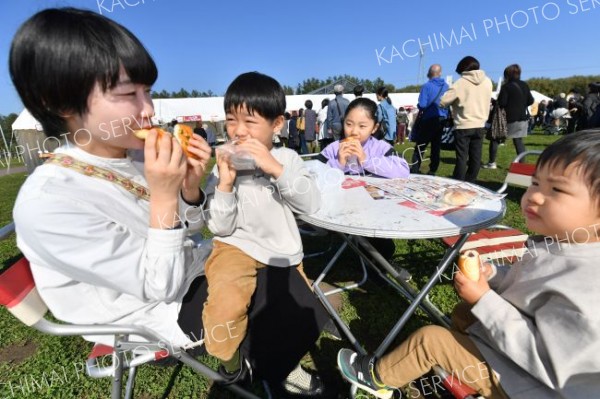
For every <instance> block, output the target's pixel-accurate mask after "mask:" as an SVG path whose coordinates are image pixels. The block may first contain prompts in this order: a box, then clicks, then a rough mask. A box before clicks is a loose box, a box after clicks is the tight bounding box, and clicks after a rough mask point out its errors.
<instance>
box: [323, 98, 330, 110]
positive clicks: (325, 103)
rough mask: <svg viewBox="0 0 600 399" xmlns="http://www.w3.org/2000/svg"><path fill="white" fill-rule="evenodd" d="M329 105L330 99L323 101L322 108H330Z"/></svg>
mask: <svg viewBox="0 0 600 399" xmlns="http://www.w3.org/2000/svg"><path fill="white" fill-rule="evenodd" d="M328 105H329V99H328V98H324V99H323V100H322V101H321V108H325V107H326V106H328Z"/></svg>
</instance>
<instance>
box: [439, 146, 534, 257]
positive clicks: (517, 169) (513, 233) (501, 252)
mask: <svg viewBox="0 0 600 399" xmlns="http://www.w3.org/2000/svg"><path fill="white" fill-rule="evenodd" d="M541 153H542V152H541V151H525V152H523V153H521V154H519V155H517V157H516V158H515V159H514V160H513V161H512V163H511V164H510V167H509V168H508V174H507V175H506V178H505V179H504V184H502V186H501V187H500V188H499V189H498V190H497V192H498V193H504V192H505V191H506V189H507V188H508V186H509V185H512V186H516V187H522V188H527V187H529V186H530V185H531V176H532V175H533V173H534V172H535V164H534V163H521V162H520V161H521V160H522V159H523V158H524V157H525V156H527V155H539V154H541ZM527 237H528V235H527V234H526V233H524V232H522V231H520V230H517V229H513V228H511V227H509V226H504V225H495V226H492V227H490V228H488V229H484V230H480V231H478V232H476V233H473V234H471V235H470V236H469V238H468V239H467V242H465V244H464V245H463V247H462V249H461V250H463V251H465V250H468V249H475V250H477V252H479V254H480V255H481V259H482V260H484V261H493V260H496V261H498V260H507V261H508V262H511V263H512V262H513V261H514V260H515V259H517V258H519V257H521V256H522V255H523V254H524V253H525V251H526V249H525V243H526V242H527ZM458 238H459V236H453V237H447V238H444V239H443V240H442V241H443V242H444V244H446V245H448V246H451V245H453V244H454V243H455V242H456V241H457V240H458Z"/></svg>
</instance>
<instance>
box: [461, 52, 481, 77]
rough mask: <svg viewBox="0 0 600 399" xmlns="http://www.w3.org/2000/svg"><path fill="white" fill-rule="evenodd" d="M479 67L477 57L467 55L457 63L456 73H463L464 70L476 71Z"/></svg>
mask: <svg viewBox="0 0 600 399" xmlns="http://www.w3.org/2000/svg"><path fill="white" fill-rule="evenodd" d="M478 69H479V61H477V58H475V57H472V56H470V55H467V56H466V57H465V58H463V59H462V60H460V61H459V62H458V65H456V73H457V74H459V75H461V74H462V73H463V72H469V71H476V70H478Z"/></svg>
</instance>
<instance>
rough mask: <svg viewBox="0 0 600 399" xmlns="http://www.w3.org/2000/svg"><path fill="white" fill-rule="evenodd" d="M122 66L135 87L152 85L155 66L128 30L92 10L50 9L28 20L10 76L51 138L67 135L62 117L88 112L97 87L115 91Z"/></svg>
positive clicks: (15, 42)
mask: <svg viewBox="0 0 600 399" xmlns="http://www.w3.org/2000/svg"><path fill="white" fill-rule="evenodd" d="M121 66H122V67H123V68H124V69H125V71H126V72H127V75H128V76H129V78H130V79H131V81H132V82H133V83H138V84H143V85H147V86H152V85H153V84H154V82H155V81H156V78H157V77H158V71H157V69H156V64H155V63H154V61H153V60H152V57H151V56H150V54H149V53H148V51H147V50H146V49H145V48H144V46H143V45H142V43H141V42H140V41H139V40H138V39H137V38H136V37H135V36H134V35H133V34H132V33H131V32H130V31H128V30H127V29H126V28H124V27H123V26H121V25H119V24H118V23H116V22H114V21H112V20H110V19H108V18H106V17H104V16H102V15H100V14H97V13H94V12H92V11H86V10H79V9H76V8H60V9H57V8H51V9H47V10H43V11H40V12H38V13H37V14H35V15H34V16H33V17H31V18H29V19H28V20H27V21H26V22H25V23H24V24H23V25H21V27H20V28H19V30H18V31H17V33H16V35H15V37H14V39H13V41H12V45H11V48H10V58H9V69H10V76H11V79H12V81H13V84H14V85H15V88H16V89H17V92H18V93H19V96H20V97H21V100H22V101H23V105H25V107H26V108H27V109H28V110H29V112H30V113H31V114H32V115H33V117H34V118H36V119H37V120H38V121H39V122H40V123H41V124H42V127H43V128H44V132H45V133H46V135H47V136H53V137H60V135H61V134H63V133H66V132H67V126H66V122H65V119H64V117H63V115H65V114H69V113H76V114H79V115H82V114H84V113H86V112H87V111H88V97H89V95H90V93H91V92H92V90H93V88H94V86H95V85H96V83H99V84H100V85H101V87H102V90H104V91H106V90H108V89H111V88H114V87H115V85H116V84H117V83H118V81H119V72H120V68H121Z"/></svg>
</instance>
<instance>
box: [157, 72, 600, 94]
mask: <svg viewBox="0 0 600 399" xmlns="http://www.w3.org/2000/svg"><path fill="white" fill-rule="evenodd" d="M340 80H346V81H350V82H353V83H356V84H360V85H362V86H363V87H364V88H365V93H375V92H376V91H377V89H378V88H379V87H381V86H384V87H385V88H386V89H387V90H388V92H390V93H418V92H419V91H420V90H421V85H409V86H403V87H396V86H394V85H393V84H392V83H389V82H386V81H384V80H383V79H381V78H380V77H377V78H375V79H374V80H370V79H362V78H359V77H357V76H352V75H334V76H329V77H327V78H325V79H319V78H309V79H305V80H303V81H302V82H300V83H298V85H297V86H296V88H295V89H294V88H293V87H292V86H288V85H283V91H284V92H285V94H286V95H293V94H308V93H310V92H312V91H315V90H317V89H320V88H321V87H323V86H327V85H330V84H332V83H334V82H337V81H340ZM526 82H527V84H528V85H529V87H530V88H531V89H532V90H536V91H539V92H540V93H542V94H545V95H547V96H548V97H555V96H557V95H558V94H559V93H568V92H569V91H571V90H572V89H576V90H577V91H579V93H581V94H585V93H587V88H588V84H589V83H591V82H600V75H589V76H582V75H576V76H570V77H568V78H557V79H550V78H543V77H542V78H531V79H528V80H526ZM346 92H348V93H350V92H352V90H351V89H350V88H347V90H346ZM217 96H218V94H216V93H214V92H213V91H212V90H208V91H198V90H192V91H190V92H188V91H187V90H186V89H184V88H181V89H180V90H179V91H172V92H168V91H166V90H162V91H160V92H158V91H153V92H152V98H194V97H217Z"/></svg>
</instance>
